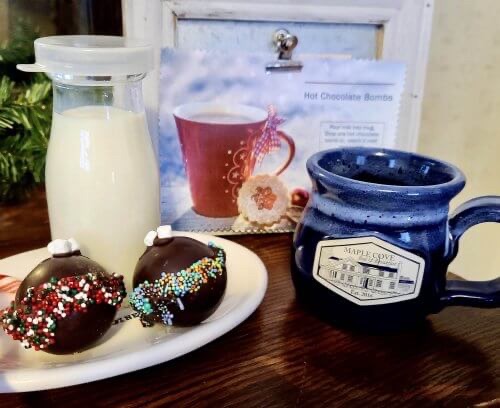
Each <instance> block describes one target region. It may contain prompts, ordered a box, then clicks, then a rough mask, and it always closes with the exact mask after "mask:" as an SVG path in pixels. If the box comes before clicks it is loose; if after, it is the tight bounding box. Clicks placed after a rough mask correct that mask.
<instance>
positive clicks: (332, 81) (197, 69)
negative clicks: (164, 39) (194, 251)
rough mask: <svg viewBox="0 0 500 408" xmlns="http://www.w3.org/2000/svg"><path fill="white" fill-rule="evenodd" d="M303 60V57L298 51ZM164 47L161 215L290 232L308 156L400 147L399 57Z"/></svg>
mask: <svg viewBox="0 0 500 408" xmlns="http://www.w3.org/2000/svg"><path fill="white" fill-rule="evenodd" d="M297 59H298V60H300V59H301V58H300V56H297ZM266 63H269V56H268V55H255V54H233V55H231V54H216V53H209V52H203V51H180V50H174V49H164V50H163V52H162V59H161V76H160V87H161V89H160V109H159V113H160V117H159V122H160V123H159V125H160V137H159V160H160V170H161V189H162V195H161V196H162V223H169V224H172V225H173V227H174V228H175V229H176V230H181V231H202V232H212V233H219V234H224V233H250V232H251V233H255V232H273V231H276V232H283V231H292V230H293V229H294V227H295V224H296V223H297V221H298V219H299V218H300V215H301V212H302V210H303V208H304V206H305V205H306V203H307V200H308V197H309V192H310V188H311V183H310V180H309V177H308V175H307V172H306V167H305V163H306V161H307V158H308V157H309V156H311V155H312V154H313V153H316V152H317V151H320V150H326V149H333V148H337V147H343V146H380V147H394V146H396V144H397V143H396V137H397V136H396V135H397V132H396V129H397V124H398V114H399V105H400V99H401V94H402V92H403V87H404V81H405V65H404V64H402V63H398V62H384V61H372V60H336V59H331V58H330V59H329V58H311V57H309V58H305V57H304V59H303V64H304V65H303V68H302V70H301V71H297V72H272V73H269V72H266V70H265V66H266Z"/></svg>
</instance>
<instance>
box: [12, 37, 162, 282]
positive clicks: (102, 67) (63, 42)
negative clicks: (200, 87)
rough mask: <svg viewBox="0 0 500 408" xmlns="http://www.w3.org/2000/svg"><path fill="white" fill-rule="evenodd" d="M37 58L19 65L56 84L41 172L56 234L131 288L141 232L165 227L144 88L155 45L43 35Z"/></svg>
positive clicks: (36, 43) (142, 245) (139, 248)
mask: <svg viewBox="0 0 500 408" xmlns="http://www.w3.org/2000/svg"><path fill="white" fill-rule="evenodd" d="M35 55H36V63H35V64H30V65H19V66H18V68H19V69H21V70H24V71H31V72H45V73H47V75H48V76H49V77H50V78H51V79H52V81H53V95H54V102H53V103H54V108H53V119H52V130H51V135H50V142H49V147H48V152H47V164H46V170H45V175H46V190H47V202H48V208H49V218H50V229H51V234H52V238H53V239H55V238H69V237H74V238H76V240H77V241H78V242H79V243H80V245H81V250H82V253H83V254H84V255H86V256H88V257H90V258H92V259H94V260H95V261H97V262H99V263H100V264H101V265H103V266H104V267H105V268H106V269H107V270H108V271H109V272H116V273H119V274H122V275H124V276H125V282H126V284H127V285H128V288H129V289H130V288H131V280H132V274H133V271H134V268H135V264H136V262H137V260H138V258H139V256H140V255H141V253H142V252H143V251H144V244H143V238H144V235H145V234H146V233H147V232H148V231H150V230H152V229H155V228H156V227H157V226H158V225H160V198H159V174H158V165H157V162H156V156H155V153H154V150H153V146H152V142H151V138H150V135H149V133H148V129H147V123H146V117H145V112H144V104H143V100H142V84H141V81H142V79H143V78H144V77H145V75H146V72H148V71H150V70H151V69H152V66H153V55H152V48H151V47H150V46H149V45H147V44H144V43H142V42H139V41H135V40H130V39H125V38H122V37H107V36H55V37H45V38H39V39H37V40H36V41H35Z"/></svg>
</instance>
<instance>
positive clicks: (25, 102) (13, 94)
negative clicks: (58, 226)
mask: <svg viewBox="0 0 500 408" xmlns="http://www.w3.org/2000/svg"><path fill="white" fill-rule="evenodd" d="M35 37H36V33H34V32H33V31H32V30H30V29H29V27H28V26H27V25H23V24H19V25H18V26H17V28H16V30H15V31H14V32H13V38H12V41H11V42H10V43H8V44H4V45H3V46H2V47H0V202H11V201H17V200H19V199H22V198H24V197H25V196H26V194H27V193H29V191H30V190H31V189H32V188H33V187H34V186H35V185H36V184H38V183H41V182H43V181H44V168H45V155H46V151H47V145H48V139H49V133H50V123H51V116H52V94H51V83H50V81H49V80H48V79H47V78H46V77H45V76H44V75H42V74H36V75H33V74H30V76H28V77H23V76H22V75H19V74H18V71H17V70H16V68H15V65H16V64H18V63H29V62H32V61H33V39H34V38H35Z"/></svg>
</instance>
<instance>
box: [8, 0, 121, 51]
mask: <svg viewBox="0 0 500 408" xmlns="http://www.w3.org/2000/svg"><path fill="white" fill-rule="evenodd" d="M20 20H24V21H28V22H29V23H30V24H32V26H33V27H34V28H35V29H37V30H38V31H39V33H40V35H41V36H46V35H55V34H59V35H62V34H107V35H122V7H121V0H0V41H2V42H3V41H6V40H8V39H9V36H10V33H11V32H12V29H13V25H15V24H18V23H19V21H20Z"/></svg>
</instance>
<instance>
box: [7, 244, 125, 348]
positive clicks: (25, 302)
mask: <svg viewBox="0 0 500 408" xmlns="http://www.w3.org/2000/svg"><path fill="white" fill-rule="evenodd" d="M48 249H49V252H50V253H51V254H52V257H51V258H48V259H45V260H44V261H42V262H41V263H40V264H38V265H37V266H36V267H35V269H33V270H32V271H31V272H30V273H29V274H28V275H27V276H26V278H25V279H24V280H23V282H22V283H21V285H20V286H19V288H18V290H17V293H16V297H15V301H14V302H13V303H12V304H11V306H10V307H9V308H7V309H5V310H3V312H2V314H1V316H0V319H1V324H2V327H3V329H4V331H5V332H6V333H7V334H9V335H10V336H11V337H12V338H13V339H14V340H18V341H20V342H21V343H22V345H23V346H24V347H25V348H34V349H35V350H43V351H46V352H48V353H52V354H72V353H76V352H79V351H82V350H84V349H86V348H88V347H89V346H91V345H92V344H93V343H95V342H96V341H97V340H99V339H100V338H101V337H102V336H103V335H104V334H105V333H106V332H107V331H108V329H109V328H110V327H111V325H112V323H113V320H114V318H115V315H116V311H117V309H118V308H119V307H120V305H121V303H122V301H123V299H124V298H125V297H126V291H125V286H124V284H123V277H122V276H119V275H116V274H109V273H108V272H106V270H105V269H104V268H103V267H102V266H100V265H99V264H98V263H96V262H94V261H93V260H91V259H89V258H87V257H85V256H83V255H82V254H81V252H80V248H79V246H78V243H77V242H76V241H75V240H72V239H70V240H60V239H58V240H54V241H52V242H51V243H50V244H49V245H48Z"/></svg>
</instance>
